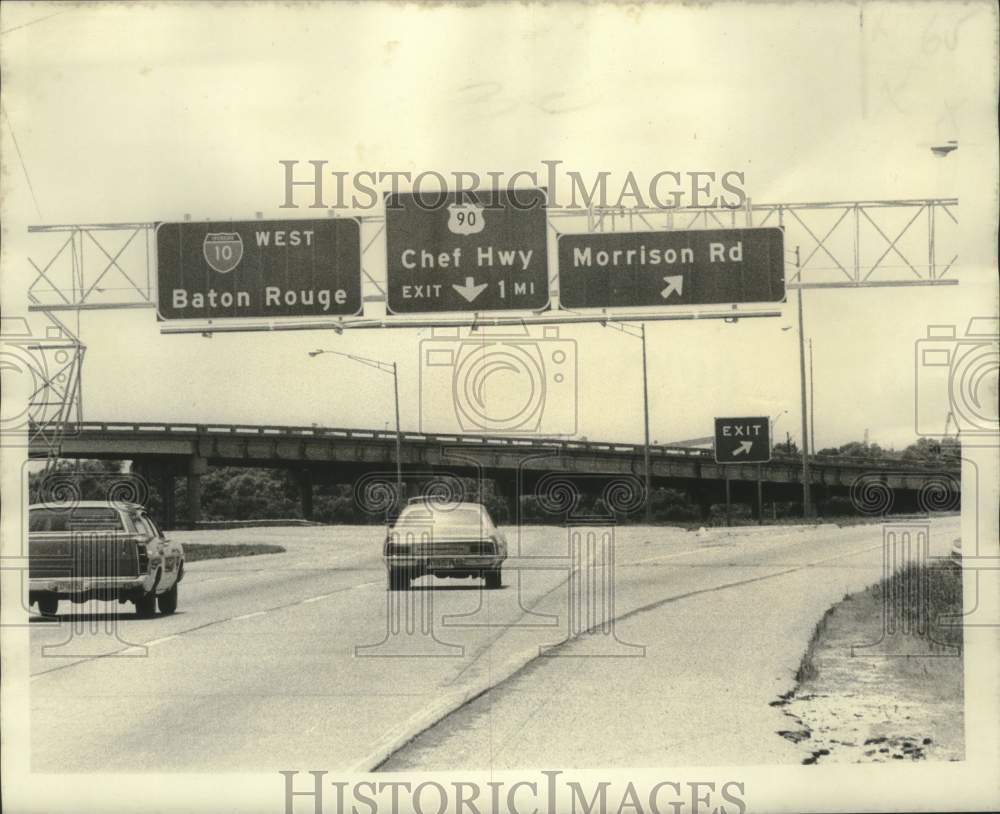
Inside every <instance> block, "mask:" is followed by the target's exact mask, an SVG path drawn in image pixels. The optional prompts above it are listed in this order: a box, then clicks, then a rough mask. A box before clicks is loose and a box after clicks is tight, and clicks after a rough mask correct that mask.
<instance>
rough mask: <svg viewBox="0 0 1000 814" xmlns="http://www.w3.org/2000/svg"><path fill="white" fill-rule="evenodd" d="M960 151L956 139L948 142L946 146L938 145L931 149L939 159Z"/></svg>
mask: <svg viewBox="0 0 1000 814" xmlns="http://www.w3.org/2000/svg"><path fill="white" fill-rule="evenodd" d="M957 149H958V142H957V141H955V140H954V139H952V140H950V141H946V142H945V143H944V144H937V145H935V146H933V147H931V152H932V153H934V155H936V156H937V157H938V158H944V157H945V156H946V155H948V153H950V152H952V151H953V150H957Z"/></svg>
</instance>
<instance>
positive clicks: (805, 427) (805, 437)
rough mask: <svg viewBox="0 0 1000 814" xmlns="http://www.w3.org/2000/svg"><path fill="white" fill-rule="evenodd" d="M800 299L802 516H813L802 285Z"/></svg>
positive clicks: (798, 267)
mask: <svg viewBox="0 0 1000 814" xmlns="http://www.w3.org/2000/svg"><path fill="white" fill-rule="evenodd" d="M795 271H796V279H797V280H798V281H799V282H801V281H802V276H801V275H802V265H801V260H800V258H799V247H798V246H796V247H795ZM796 292H797V294H798V300H799V385H800V391H801V396H802V405H801V406H802V516H803V517H805V518H809V517H812V501H811V500H810V496H809V412H808V403H807V400H806V340H805V329H804V328H803V325H802V323H803V319H802V287H801V286H799V288H798V289H796Z"/></svg>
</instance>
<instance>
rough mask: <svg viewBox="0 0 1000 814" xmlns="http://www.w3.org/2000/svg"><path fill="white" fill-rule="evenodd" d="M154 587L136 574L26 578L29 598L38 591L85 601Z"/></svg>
mask: <svg viewBox="0 0 1000 814" xmlns="http://www.w3.org/2000/svg"><path fill="white" fill-rule="evenodd" d="M152 588H153V581H152V578H151V577H149V576H148V575H142V576H138V577H34V578H32V579H30V580H29V581H28V601H29V603H31V602H34V601H35V600H36V599H37V596H38V595H39V594H47V595H50V596H51V595H55V596H57V597H59V598H60V599H71V600H73V601H74V602H85V601H87V600H88V599H120V600H122V601H125V600H131V599H135V598H136V597H141V596H143V595H144V594H147V593H149V591H150V590H151V589H152Z"/></svg>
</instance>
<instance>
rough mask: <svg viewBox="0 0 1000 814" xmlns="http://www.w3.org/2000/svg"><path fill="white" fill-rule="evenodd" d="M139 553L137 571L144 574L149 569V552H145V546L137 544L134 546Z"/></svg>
mask: <svg viewBox="0 0 1000 814" xmlns="http://www.w3.org/2000/svg"><path fill="white" fill-rule="evenodd" d="M135 548H136V552H137V553H138V555H139V573H140V574H144V573H146V572H147V571H148V570H149V554H148V553H146V546H144V545H142V544H139V545H137V546H136V547H135Z"/></svg>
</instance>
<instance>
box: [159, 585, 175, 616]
mask: <svg viewBox="0 0 1000 814" xmlns="http://www.w3.org/2000/svg"><path fill="white" fill-rule="evenodd" d="M156 606H157V607H158V608H159V609H160V613H162V614H163V615H164V616H169V615H170V614H171V613H173V612H174V611H175V610H177V583H176V582H175V583H174V585H173V587H172V588H171V589H170V590H169V591H164V592H163V593H162V594H160V595H159V596H158V597H156Z"/></svg>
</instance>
